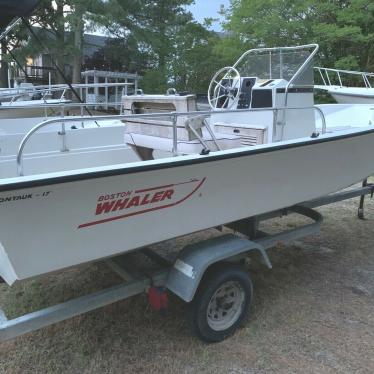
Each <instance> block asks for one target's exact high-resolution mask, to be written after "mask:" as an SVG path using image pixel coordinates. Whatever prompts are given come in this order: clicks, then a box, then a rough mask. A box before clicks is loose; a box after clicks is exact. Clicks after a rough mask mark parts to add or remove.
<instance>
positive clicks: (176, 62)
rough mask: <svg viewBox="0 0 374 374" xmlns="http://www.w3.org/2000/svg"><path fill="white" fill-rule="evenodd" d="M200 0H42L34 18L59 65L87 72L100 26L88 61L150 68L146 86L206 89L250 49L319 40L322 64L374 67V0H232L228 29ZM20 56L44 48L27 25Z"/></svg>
mask: <svg viewBox="0 0 374 374" xmlns="http://www.w3.org/2000/svg"><path fill="white" fill-rule="evenodd" d="M192 2H193V0H132V1H129V0H55V1H52V0H42V4H41V5H40V6H39V7H38V10H37V12H36V13H35V15H34V16H33V17H32V22H33V23H34V24H35V25H38V26H41V28H42V29H43V30H41V29H40V28H36V30H37V33H38V36H39V38H40V39H42V41H43V43H44V45H46V46H47V48H48V50H49V51H50V52H51V53H52V55H53V57H54V59H55V60H56V61H57V64H58V66H60V67H63V66H64V65H65V63H67V62H68V63H69V64H72V65H73V67H74V68H75V70H74V71H73V73H75V76H76V77H77V76H78V77H79V71H80V70H79V69H80V66H81V64H80V62H81V60H82V43H81V42H82V40H81V35H82V34H83V32H84V31H85V32H87V31H92V30H95V29H99V30H101V31H103V32H106V34H107V35H108V36H109V37H110V38H109V39H108V42H107V45H106V46H105V47H103V48H102V49H101V50H99V51H98V52H96V53H95V55H94V56H92V57H91V58H90V59H88V60H86V61H85V63H86V67H90V68H92V67H95V68H98V69H100V68H102V69H108V70H122V71H124V70H127V71H130V72H138V73H140V74H141V75H144V79H143V82H142V87H143V88H144V89H145V92H164V91H165V89H166V88H167V87H171V86H173V87H176V88H177V89H178V90H180V91H192V92H206V90H207V87H208V84H209V81H210V78H211V76H212V75H213V74H214V72H215V71H216V70H217V69H218V68H220V67H223V66H226V65H231V64H233V63H234V61H236V59H237V58H238V57H239V56H240V55H241V54H242V53H243V52H244V51H245V50H247V49H248V48H253V47H262V46H267V47H273V46H284V45H300V44H308V43H318V44H319V45H320V53H319V60H320V61H318V62H316V64H318V65H322V66H326V67H336V68H343V69H355V70H364V71H374V2H373V0H355V1H352V0H351V1H347V0H331V1H325V0H324V1H322V0H299V1H294V0H267V1H264V0H231V4H230V7H228V8H221V15H223V16H224V18H225V21H224V25H223V27H224V29H225V35H223V36H222V35H218V34H217V33H214V32H212V31H209V26H210V24H211V22H212V19H207V20H206V22H205V24H204V25H201V24H198V23H196V22H195V21H194V20H193V18H192V15H191V13H189V12H188V11H187V10H186V5H189V4H191V3H192ZM11 46H13V48H14V49H13V51H14V52H16V53H17V55H18V57H19V59H20V60H25V59H26V57H28V56H38V55H40V54H41V53H42V52H43V48H42V47H41V46H40V45H39V44H38V43H37V42H36V41H35V40H34V39H33V38H30V37H29V36H28V35H27V33H25V29H24V28H20V29H19V33H18V35H17V38H16V39H13V41H12V42H11Z"/></svg>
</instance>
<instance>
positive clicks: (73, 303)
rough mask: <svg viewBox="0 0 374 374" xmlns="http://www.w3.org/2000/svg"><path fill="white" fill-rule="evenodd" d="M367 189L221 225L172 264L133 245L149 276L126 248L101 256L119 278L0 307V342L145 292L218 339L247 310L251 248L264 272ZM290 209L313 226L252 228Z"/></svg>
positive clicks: (373, 189)
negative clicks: (174, 299)
mask: <svg viewBox="0 0 374 374" xmlns="http://www.w3.org/2000/svg"><path fill="white" fill-rule="evenodd" d="M373 193H374V184H370V183H368V181H367V180H365V181H364V182H363V184H362V187H359V188H355V189H350V190H345V191H342V192H338V193H335V194H331V195H328V196H325V197H323V198H319V199H316V200H312V201H308V202H305V203H302V204H299V205H297V206H293V207H290V208H285V209H282V210H278V211H274V212H271V213H267V214H264V215H260V216H256V217H250V218H246V219H243V220H240V221H237V222H233V223H230V224H227V225H225V227H228V228H230V229H232V230H233V233H230V234H223V235H221V236H218V237H215V238H213V239H208V240H204V241H201V242H198V243H197V244H192V245H187V246H186V247H184V248H183V249H182V250H181V251H180V252H179V253H178V256H177V259H176V260H175V261H169V260H167V259H166V258H165V257H163V256H161V255H159V254H158V253H156V252H154V251H152V250H151V249H148V248H144V249H140V250H139V251H140V252H141V253H142V254H143V255H145V256H146V257H147V258H149V259H151V260H152V262H154V263H155V264H157V266H158V268H157V270H155V271H154V272H153V273H152V274H146V275H145V274H144V273H143V274H142V273H141V272H140V270H139V269H134V267H131V266H129V264H128V261H127V258H128V256H129V255H131V253H130V254H124V255H120V256H117V257H114V258H111V259H108V260H106V261H105V263H106V264H107V265H108V266H109V267H110V268H111V269H112V270H113V271H114V272H115V273H117V274H118V275H119V276H120V277H121V278H122V279H123V282H122V283H120V284H118V285H116V286H112V287H109V288H107V289H103V290H101V291H98V292H95V293H92V294H89V295H86V296H81V297H78V298H75V299H72V300H69V301H66V302H63V303H61V304H57V305H54V306H51V307H48V308H44V309H41V310H38V311H35V312H31V313H28V314H25V315H23V316H21V317H17V318H14V319H11V320H8V319H7V318H6V316H5V313H4V312H3V310H2V309H0V342H3V341H6V340H9V339H13V338H15V337H17V336H20V335H23V334H26V333H29V332H32V331H35V330H37V329H40V328H42V327H46V326H49V325H52V324H54V323H57V322H61V321H64V320H67V319H69V318H71V317H74V316H78V315H81V314H83V313H86V312H89V311H92V310H94V309H98V308H100V307H103V306H106V305H109V304H112V303H115V302H117V301H120V300H124V299H126V298H129V297H131V296H135V295H139V294H142V293H144V292H148V295H149V300H150V303H151V304H152V305H153V306H155V308H156V309H161V308H162V307H163V300H164V299H163V297H164V296H165V293H166V290H169V291H171V292H173V293H174V294H175V295H177V296H178V297H180V298H181V299H182V300H183V301H185V302H186V303H187V311H188V313H187V316H188V322H189V325H190V327H191V329H192V331H193V332H194V333H195V334H196V335H197V336H199V337H200V338H201V339H202V340H204V341H207V342H217V341H221V340H223V339H225V338H226V337H228V336H229V335H231V334H232V333H233V332H234V331H235V330H236V328H237V327H238V326H239V325H240V324H242V322H243V321H244V320H245V319H246V317H247V315H248V313H249V306H250V303H251V300H252V282H251V279H250V277H249V274H248V272H247V271H246V269H245V268H244V266H243V265H242V263H243V261H245V259H246V258H248V255H249V254H252V253H258V254H259V255H260V259H261V260H262V262H263V263H264V265H265V266H266V267H268V268H269V269H271V268H272V264H271V262H270V259H269V256H268V254H267V249H269V248H271V247H274V246H275V245H277V244H279V243H284V244H286V243H289V242H291V241H293V240H296V239H300V238H302V237H305V236H307V235H311V234H314V233H318V232H319V231H320V227H321V224H322V222H323V217H322V215H321V214H320V213H318V212H317V211H315V210H314V209H313V208H316V207H320V206H323V205H327V204H332V203H335V202H339V201H343V200H347V199H351V198H355V197H360V205H359V211H358V216H359V218H360V219H363V218H364V199H365V196H366V195H371V197H373ZM292 213H296V214H299V215H301V216H304V217H306V218H309V219H311V220H312V223H308V224H305V225H303V226H301V227H298V228H294V229H289V230H286V231H282V232H281V233H277V234H272V235H270V234H267V233H265V232H263V231H260V230H259V224H260V223H261V222H263V221H266V220H268V219H271V218H275V217H283V216H285V215H288V214H292ZM217 229H219V230H220V229H221V228H217ZM137 252H138V251H137Z"/></svg>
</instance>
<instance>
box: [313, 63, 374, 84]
mask: <svg viewBox="0 0 374 374" xmlns="http://www.w3.org/2000/svg"><path fill="white" fill-rule="evenodd" d="M314 69H315V70H316V71H318V73H319V75H320V77H321V79H322V82H323V85H324V86H334V84H333V83H332V82H333V79H335V80H336V79H337V82H338V83H339V86H340V87H343V86H344V79H347V78H348V79H349V77H350V78H351V79H352V77H360V78H361V79H362V83H363V84H364V86H365V87H366V88H372V85H371V83H370V80H371V79H373V78H374V73H367V72H362V71H352V70H342V69H331V68H323V67H320V66H316V67H315V68H314Z"/></svg>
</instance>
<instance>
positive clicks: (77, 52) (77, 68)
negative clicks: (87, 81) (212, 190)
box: [73, 6, 84, 84]
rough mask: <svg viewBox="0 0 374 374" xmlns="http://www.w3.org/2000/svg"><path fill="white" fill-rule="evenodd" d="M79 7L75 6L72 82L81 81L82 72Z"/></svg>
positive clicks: (81, 34) (81, 21)
mask: <svg viewBox="0 0 374 374" xmlns="http://www.w3.org/2000/svg"><path fill="white" fill-rule="evenodd" d="M79 8H80V7H79V6H77V7H76V17H77V18H76V20H75V25H74V56H73V83H76V84H79V83H80V82H81V72H82V49H83V32H84V21H83V14H82V11H81V9H79Z"/></svg>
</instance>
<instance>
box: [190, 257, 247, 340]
mask: <svg viewBox="0 0 374 374" xmlns="http://www.w3.org/2000/svg"><path fill="white" fill-rule="evenodd" d="M252 294H253V286H252V281H251V278H250V276H249V274H248V272H247V271H246V270H245V269H244V268H243V267H242V266H239V265H235V264H231V263H220V264H219V265H216V266H214V267H213V268H212V269H210V270H208V271H207V273H206V274H205V275H204V277H203V280H202V281H201V283H200V285H199V288H198V290H197V292H196V294H195V297H194V299H193V300H192V301H191V302H190V303H189V304H188V305H187V320H188V323H189V325H190V328H191V330H192V332H193V334H194V335H197V336H198V337H199V338H200V339H202V340H203V341H205V342H208V343H214V342H220V341H222V340H224V339H226V338H227V337H228V336H230V335H232V334H233V333H234V332H235V330H236V329H237V328H238V327H239V326H241V325H242V324H243V322H245V321H246V319H247V318H248V316H249V309H250V305H251V302H252Z"/></svg>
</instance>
